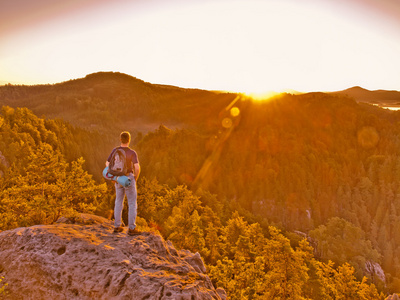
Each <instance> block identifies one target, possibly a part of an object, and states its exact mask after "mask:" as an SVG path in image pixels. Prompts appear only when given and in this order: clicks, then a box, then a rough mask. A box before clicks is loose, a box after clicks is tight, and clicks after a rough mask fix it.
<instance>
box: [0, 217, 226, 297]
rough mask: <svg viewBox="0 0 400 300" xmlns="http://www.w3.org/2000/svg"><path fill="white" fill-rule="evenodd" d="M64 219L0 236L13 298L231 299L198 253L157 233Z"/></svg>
mask: <svg viewBox="0 0 400 300" xmlns="http://www.w3.org/2000/svg"><path fill="white" fill-rule="evenodd" d="M61 222H64V223H61ZM61 222H60V223H57V224H54V225H37V226H32V227H26V228H25V227H24V228H17V229H14V230H9V231H4V232H1V233H0V276H1V277H3V276H4V281H5V282H6V283H8V286H7V288H8V295H7V298H8V299H171V300H172V299H182V300H184V299H189V300H192V299H226V294H225V291H223V290H221V289H218V290H216V289H215V288H214V287H213V285H212V283H211V280H210V278H209V277H208V276H207V275H206V274H205V272H206V269H205V267H204V264H203V261H202V259H201V257H200V255H199V254H198V253H196V254H193V253H191V252H189V251H186V250H181V251H177V250H176V249H175V248H174V247H173V245H172V244H171V243H170V242H169V241H165V240H164V239H163V238H162V237H161V236H159V235H157V234H154V233H150V232H144V233H142V234H141V235H138V236H134V237H131V236H128V235H127V234H126V232H122V233H117V234H116V233H113V224H112V222H111V221H109V220H107V219H104V218H101V217H98V216H92V215H82V216H81V217H80V219H79V220H78V221H77V222H76V221H75V222H74V223H73V224H68V223H72V222H71V221H70V220H69V219H64V220H62V221H61Z"/></svg>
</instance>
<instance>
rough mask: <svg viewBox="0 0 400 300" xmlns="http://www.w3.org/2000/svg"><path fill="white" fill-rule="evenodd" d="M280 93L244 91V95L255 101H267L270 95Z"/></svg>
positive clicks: (273, 95)
mask: <svg viewBox="0 0 400 300" xmlns="http://www.w3.org/2000/svg"><path fill="white" fill-rule="evenodd" d="M279 94H281V93H277V92H272V91H271V92H264V93H245V95H246V96H247V97H249V98H251V99H253V100H256V101H267V100H269V99H271V98H272V97H275V96H276V95H279Z"/></svg>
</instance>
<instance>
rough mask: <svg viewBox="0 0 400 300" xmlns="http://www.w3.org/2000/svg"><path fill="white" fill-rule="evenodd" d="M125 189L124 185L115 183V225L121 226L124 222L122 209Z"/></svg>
mask: <svg viewBox="0 0 400 300" xmlns="http://www.w3.org/2000/svg"><path fill="white" fill-rule="evenodd" d="M124 196H125V190H124V187H123V186H122V185H120V184H119V183H115V205H114V218H115V221H114V226H115V227H116V228H117V227H120V226H121V224H122V221H121V219H122V209H123V208H124Z"/></svg>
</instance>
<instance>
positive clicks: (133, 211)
mask: <svg viewBox="0 0 400 300" xmlns="http://www.w3.org/2000/svg"><path fill="white" fill-rule="evenodd" d="M128 177H129V178H130V179H131V185H130V186H129V187H127V188H125V193H126V198H127V199H128V207H129V210H128V225H129V229H135V228H136V216H137V190H136V181H135V178H134V177H133V175H132V174H129V176H128Z"/></svg>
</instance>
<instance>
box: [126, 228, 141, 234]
mask: <svg viewBox="0 0 400 300" xmlns="http://www.w3.org/2000/svg"><path fill="white" fill-rule="evenodd" d="M128 234H129V235H138V234H141V232H140V231H139V230H137V229H136V228H135V229H129V230H128Z"/></svg>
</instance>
